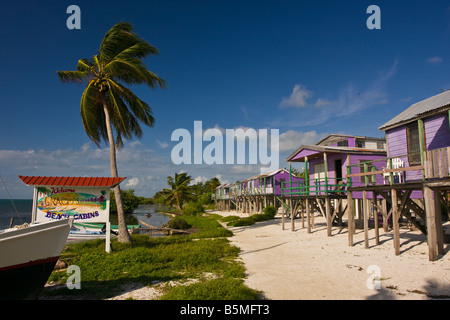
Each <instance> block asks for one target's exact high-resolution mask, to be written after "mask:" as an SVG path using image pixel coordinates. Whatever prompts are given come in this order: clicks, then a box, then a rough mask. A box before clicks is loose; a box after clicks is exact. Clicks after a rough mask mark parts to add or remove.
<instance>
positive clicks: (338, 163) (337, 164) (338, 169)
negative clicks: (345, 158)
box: [334, 159, 342, 184]
mask: <svg viewBox="0 0 450 320" xmlns="http://www.w3.org/2000/svg"><path fill="white" fill-rule="evenodd" d="M334 171H335V174H336V184H338V183H339V181H341V180H342V160H341V159H338V160H335V161H334Z"/></svg>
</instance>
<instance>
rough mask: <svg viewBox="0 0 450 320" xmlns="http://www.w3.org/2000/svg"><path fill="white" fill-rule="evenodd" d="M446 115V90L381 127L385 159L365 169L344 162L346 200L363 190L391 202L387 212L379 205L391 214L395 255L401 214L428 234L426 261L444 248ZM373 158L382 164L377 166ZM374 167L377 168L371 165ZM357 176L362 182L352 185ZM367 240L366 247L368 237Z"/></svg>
mask: <svg viewBox="0 0 450 320" xmlns="http://www.w3.org/2000/svg"><path fill="white" fill-rule="evenodd" d="M449 115H450V91H446V92H443V93H441V94H438V95H436V96H433V97H430V98H428V99H425V100H423V101H420V102H417V103H415V104H413V105H411V106H410V107H409V108H408V109H406V110H404V111H403V112H401V113H400V114H398V115H397V116H396V117H394V118H393V119H391V120H389V121H388V122H386V123H385V124H383V125H382V126H381V127H379V129H380V131H382V132H383V131H384V132H385V134H386V141H387V158H385V159H379V160H375V161H371V162H368V163H366V165H365V167H364V170H358V169H359V168H358V167H357V165H354V164H350V165H349V166H347V199H348V201H350V200H351V199H352V197H353V198H354V197H355V196H354V194H355V193H357V192H358V193H359V192H360V191H363V193H365V194H367V195H370V194H373V197H378V196H382V198H383V199H384V200H383V201H387V202H388V204H389V205H390V206H391V207H392V209H391V210H390V211H389V212H388V211H387V209H386V205H383V208H382V210H381V213H382V214H383V216H391V217H392V221H393V234H394V248H395V253H396V254H400V238H399V237H400V236H399V219H400V217H401V216H404V217H405V218H407V219H408V221H409V222H410V223H411V224H412V225H414V226H415V227H416V228H418V229H419V230H421V231H422V232H423V233H424V234H425V235H427V243H428V247H429V260H430V261H435V260H436V259H437V255H438V254H443V252H444V249H443V239H444V233H443V228H442V218H441V210H442V208H444V209H445V210H446V211H447V212H448V211H449V205H448V194H449V191H450V122H449ZM377 162H378V163H381V164H382V167H381V169H379V168H380V166H377V165H376V163H377ZM375 166H376V167H377V168H378V169H375V170H371V169H370V168H373V167H375ZM361 179H364V181H365V185H364V186H359V185H356V182H357V181H360V180H361ZM365 205H366V206H367V208H366V210H365V211H367V212H368V211H370V210H369V201H367V203H366V202H365ZM373 206H374V207H376V206H377V204H376V203H374V204H373ZM374 213H375V214H377V211H374ZM367 216H368V214H367ZM365 232H366V233H367V228H366V227H365ZM351 235H352V232H349V236H351ZM349 241H350V242H352V240H351V239H350V238H349ZM365 242H366V247H368V236H366V240H365Z"/></svg>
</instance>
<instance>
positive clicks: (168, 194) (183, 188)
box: [157, 172, 195, 212]
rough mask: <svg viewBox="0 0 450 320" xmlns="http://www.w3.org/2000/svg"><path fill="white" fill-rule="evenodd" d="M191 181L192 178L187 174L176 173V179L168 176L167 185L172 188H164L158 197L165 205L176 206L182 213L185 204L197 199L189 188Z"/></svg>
mask: <svg viewBox="0 0 450 320" xmlns="http://www.w3.org/2000/svg"><path fill="white" fill-rule="evenodd" d="M191 181H192V179H191V177H190V176H188V174H187V173H186V172H183V173H180V174H178V173H175V177H172V176H168V177H167V184H168V185H169V187H170V188H164V189H163V190H162V191H159V192H158V194H157V197H159V198H160V199H161V201H162V202H163V203H164V204H166V205H168V206H171V207H173V206H175V207H177V209H178V210H179V211H180V212H182V210H183V204H184V203H185V202H186V201H189V200H193V199H194V198H195V196H194V194H193V192H192V188H191V187H190V186H189V183H190V182H191Z"/></svg>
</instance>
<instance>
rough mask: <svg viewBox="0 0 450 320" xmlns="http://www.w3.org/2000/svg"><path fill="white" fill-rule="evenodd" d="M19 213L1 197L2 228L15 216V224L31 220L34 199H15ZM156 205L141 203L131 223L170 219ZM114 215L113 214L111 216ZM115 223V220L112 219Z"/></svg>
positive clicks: (159, 221)
mask: <svg viewBox="0 0 450 320" xmlns="http://www.w3.org/2000/svg"><path fill="white" fill-rule="evenodd" d="M13 202H14V205H15V207H16V209H17V212H18V214H17V213H16V211H15V210H14V206H13V205H12V203H11V200H9V199H0V229H6V228H8V227H9V223H10V221H11V218H12V217H13V218H14V223H13V225H19V224H22V223H30V222H31V210H32V207H33V200H22V199H20V200H17V199H16V200H13ZM156 208H157V207H156V206H155V205H140V206H139V207H138V208H137V209H136V210H135V211H134V213H133V217H134V218H135V219H128V220H127V223H129V224H139V222H138V221H139V220H141V221H143V222H145V223H148V224H150V225H152V226H155V227H161V226H162V225H164V224H166V223H167V222H168V221H169V220H170V216H168V215H165V214H162V213H159V212H156ZM111 217H113V216H111ZM111 223H112V224H114V221H111Z"/></svg>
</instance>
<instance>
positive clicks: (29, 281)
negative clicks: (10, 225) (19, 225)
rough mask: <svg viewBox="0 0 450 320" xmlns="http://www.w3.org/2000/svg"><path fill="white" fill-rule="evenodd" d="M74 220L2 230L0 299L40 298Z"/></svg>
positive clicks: (0, 237) (0, 239)
mask: <svg viewBox="0 0 450 320" xmlns="http://www.w3.org/2000/svg"><path fill="white" fill-rule="evenodd" d="M71 224H72V219H70V220H69V219H64V220H58V221H51V222H45V223H39V224H32V225H30V226H29V227H27V228H23V229H18V230H12V231H5V232H1V233H0V257H1V258H0V299H36V298H37V297H38V296H39V293H40V292H41V290H42V288H43V287H44V285H45V282H46V281H47V279H48V277H49V276H50V273H51V272H52V270H53V268H54V266H55V263H56V262H57V261H58V258H59V255H60V254H61V251H62V250H63V248H64V245H65V243H66V240H67V236H68V234H69V231H70V227H71Z"/></svg>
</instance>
